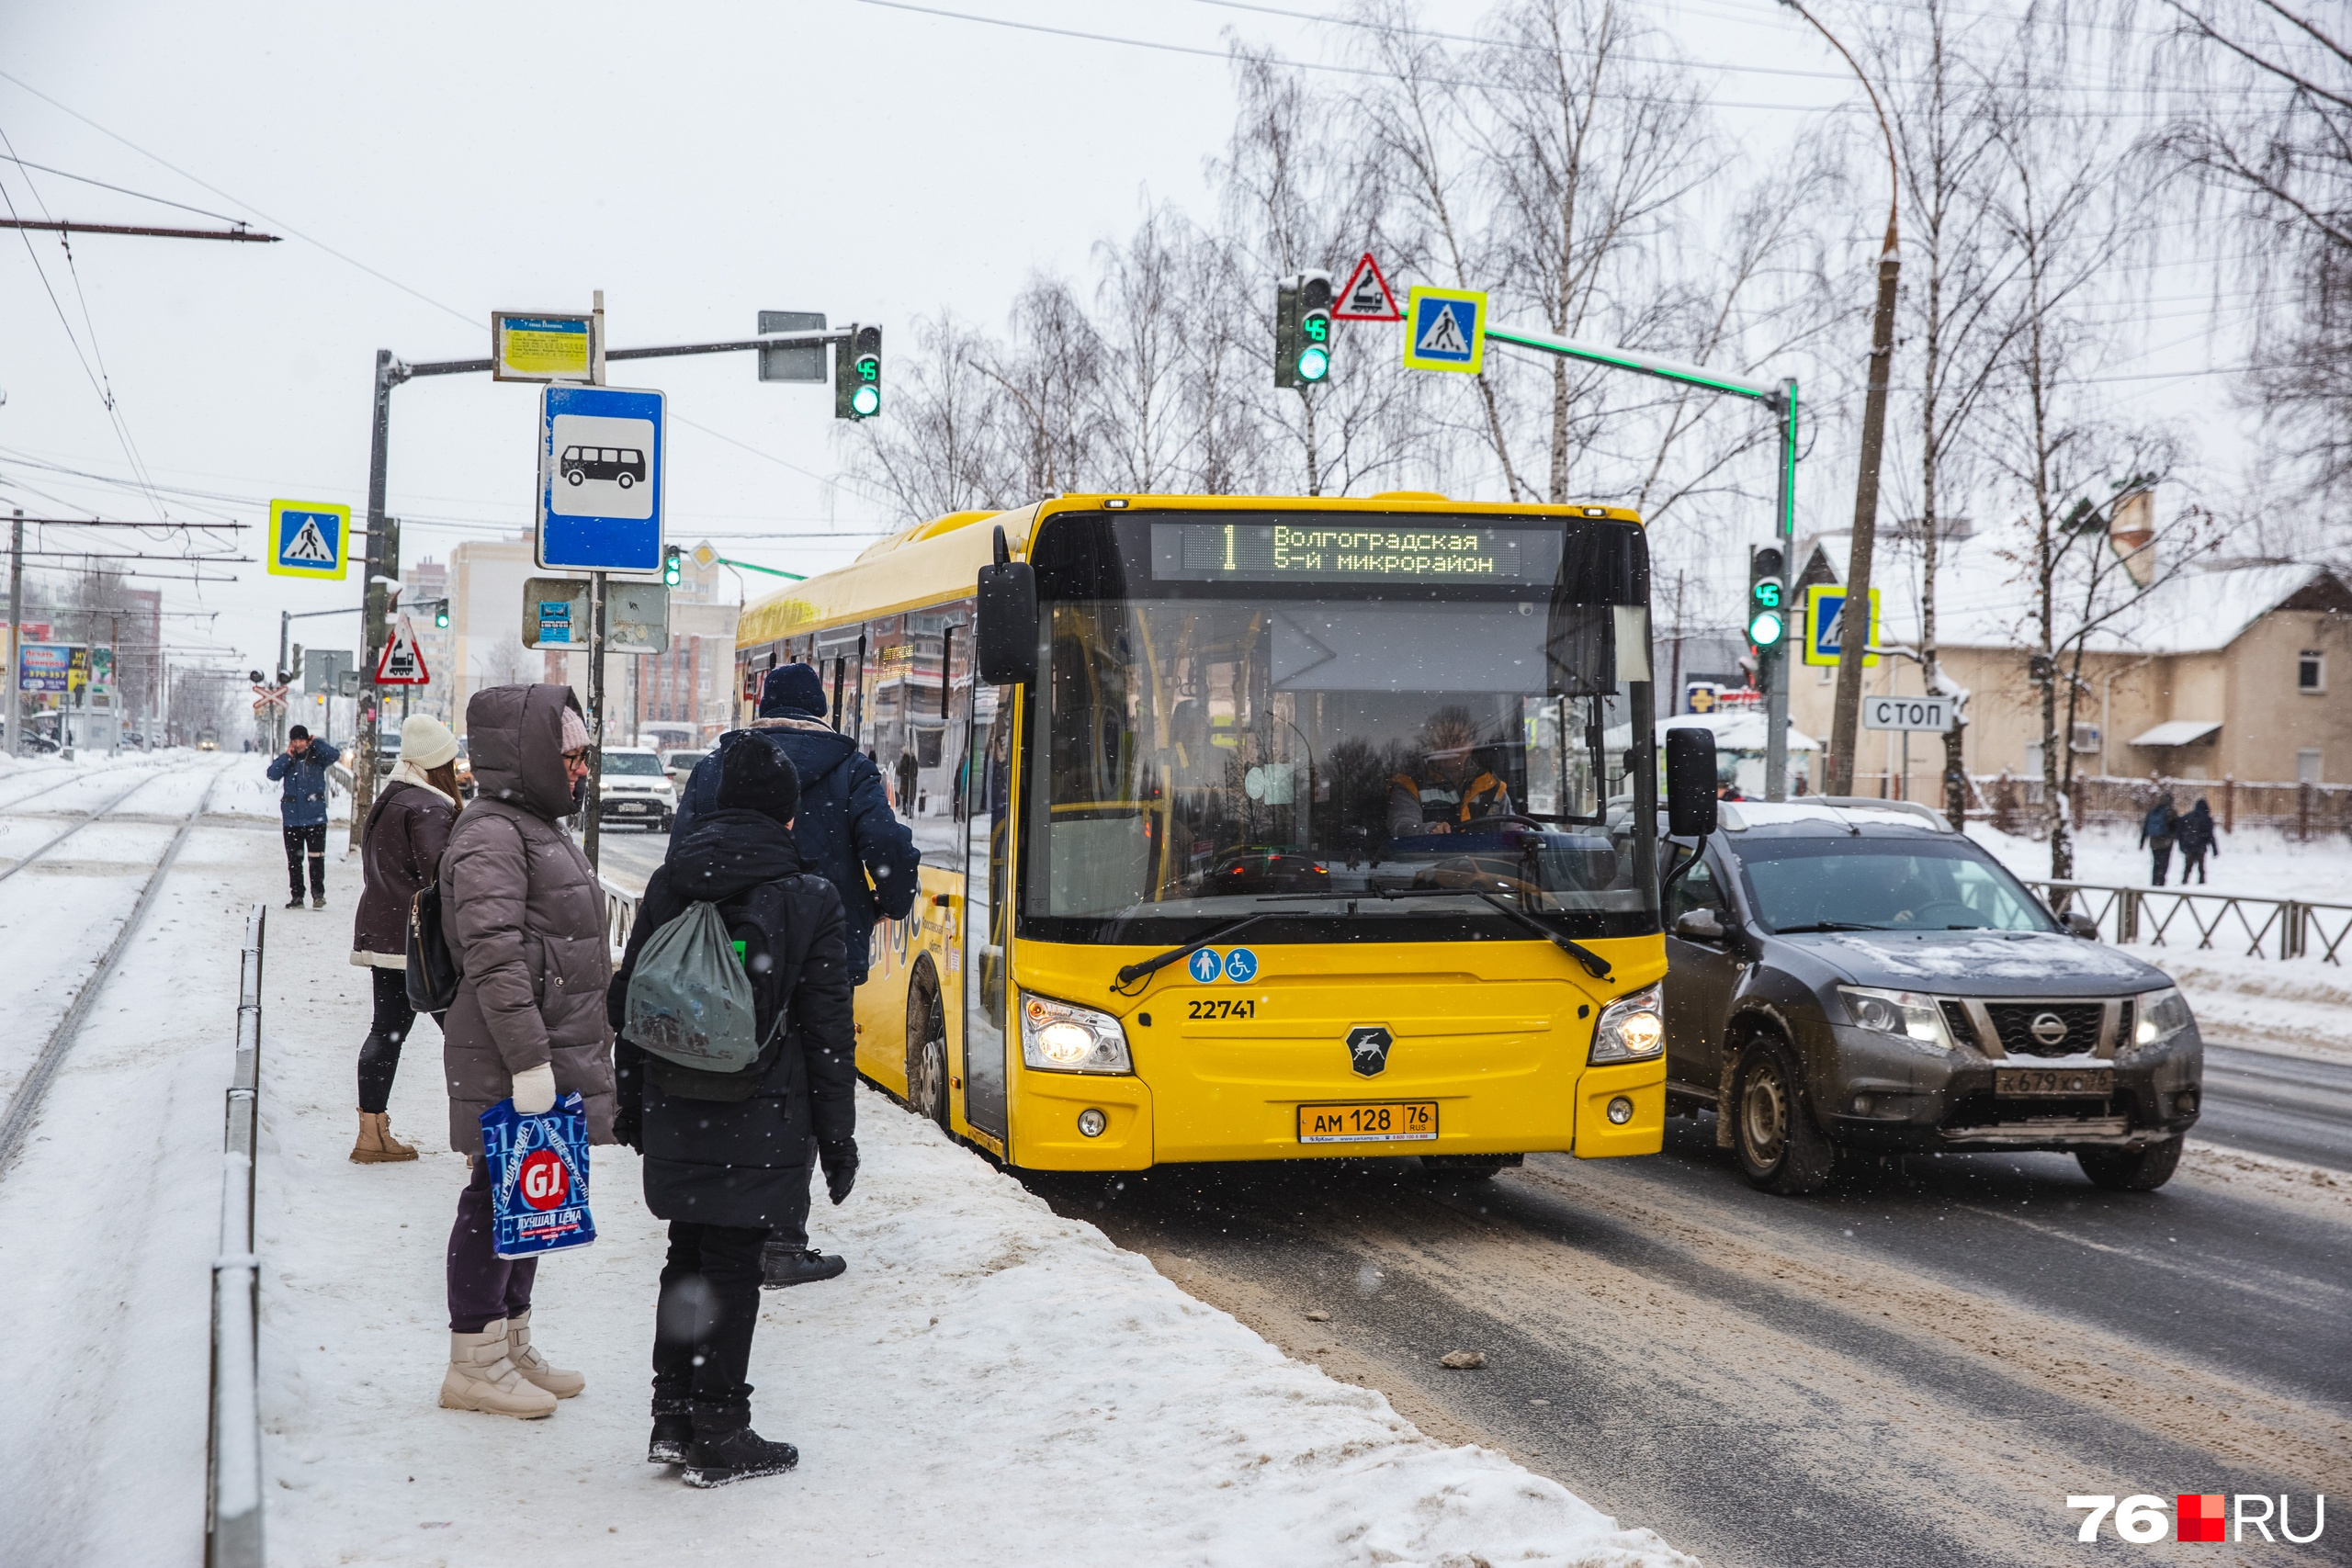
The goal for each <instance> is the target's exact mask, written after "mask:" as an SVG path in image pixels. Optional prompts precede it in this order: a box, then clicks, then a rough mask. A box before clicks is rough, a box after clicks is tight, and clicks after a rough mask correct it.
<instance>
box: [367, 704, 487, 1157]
mask: <svg viewBox="0 0 2352 1568" xmlns="http://www.w3.org/2000/svg"><path fill="white" fill-rule="evenodd" d="M457 759H458V741H457V738H456V737H455V736H453V735H451V734H450V733H449V728H448V726H447V725H445V724H443V723H442V722H441V721H440V720H439V719H437V718H434V717H432V716H429V715H426V714H417V715H415V716H412V717H410V718H409V719H407V720H405V721H404V722H403V723H402V724H401V760H400V765H399V766H397V767H395V768H394V769H393V770H392V776H391V777H390V779H388V780H386V781H385V783H384V789H383V793H382V794H380V795H377V797H376V807H375V809H374V810H373V811H371V812H369V813H368V829H367V832H366V834H365V836H364V837H363V839H362V840H361V847H360V865H361V867H362V869H363V870H364V871H365V873H366V874H367V879H368V886H367V887H366V889H365V891H363V892H362V893H361V894H360V896H359V915H358V918H357V919H356V922H355V923H354V930H353V931H352V941H351V961H352V962H353V963H354V964H359V965H361V966H363V967H364V968H366V969H367V970H368V974H369V975H371V976H374V978H375V986H376V1018H375V1023H374V1026H373V1027H372V1028H371V1029H369V1030H368V1038H367V1040H366V1041H365V1042H363V1043H361V1045H360V1047H359V1138H358V1141H357V1142H356V1143H354V1144H353V1145H351V1157H352V1158H353V1159H354V1160H355V1161H356V1162H357V1163H359V1164H361V1165H374V1164H378V1163H380V1162H382V1161H385V1160H404V1159H414V1158H415V1157H416V1150H415V1149H414V1148H413V1147H412V1146H411V1145H407V1144H403V1143H401V1141H400V1140H399V1139H398V1138H395V1137H393V1136H392V1131H391V1126H390V1122H388V1121H387V1120H386V1118H385V1110H384V1107H385V1103H386V1101H387V1100H390V1096H391V1092H392V1075H393V1074H394V1073H396V1072H398V1071H399V1070H400V1065H401V1042H403V1041H405V1040H406V1039H407V1038H408V1033H409V1031H410V1030H411V1029H413V1028H414V1027H415V1026H416V1013H415V1010H413V1009H412V1008H411V1007H410V1006H409V1005H408V973H407V970H408V957H407V954H408V911H409V905H410V903H411V901H412V900H413V899H414V898H415V897H416V895H417V890H418V889H419V888H422V887H424V886H425V885H426V884H427V883H429V882H431V881H432V880H433V879H434V878H435V876H436V875H437V874H439V871H438V868H439V866H440V864H441V852H442V851H443V850H444V849H446V848H447V847H448V843H449V829H450V826H451V824H453V823H454V822H455V821H456V820H457V818H458V810H459V809H460V805H459V801H460V797H459V795H458V773H457V766H456V764H457Z"/></svg>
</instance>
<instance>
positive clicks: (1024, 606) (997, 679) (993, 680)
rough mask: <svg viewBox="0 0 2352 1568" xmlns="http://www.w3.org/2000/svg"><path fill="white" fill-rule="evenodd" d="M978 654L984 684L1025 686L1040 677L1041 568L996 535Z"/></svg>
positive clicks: (983, 581)
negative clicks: (1019, 558) (1019, 557)
mask: <svg viewBox="0 0 2352 1568" xmlns="http://www.w3.org/2000/svg"><path fill="white" fill-rule="evenodd" d="M975 619H976V620H977V622H978V625H977V626H975V628H974V630H973V652H974V653H975V654H976V655H977V656H978V660H979V666H980V679H981V680H983V681H985V682H988V683H989V684H990V685H992V686H1025V685H1027V684H1028V683H1029V682H1032V681H1035V679H1036V678H1037V569H1036V568H1035V567H1033V566H1031V565H1030V564H1029V563H1028V562H1027V561H1016V560H1014V559H1013V558H1012V551H1010V550H1009V549H1007V548H1006V547H1005V543H1004V530H1003V529H1002V528H1001V527H1000V528H998V529H997V531H996V564H995V565H993V566H984V567H982V568H980V591H979V613H978V615H977V616H976V617H975Z"/></svg>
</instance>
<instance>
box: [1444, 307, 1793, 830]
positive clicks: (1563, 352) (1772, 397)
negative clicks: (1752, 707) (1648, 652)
mask: <svg viewBox="0 0 2352 1568" xmlns="http://www.w3.org/2000/svg"><path fill="white" fill-rule="evenodd" d="M1486 335H1487V336H1488V337H1490V338H1492V339H1494V340H1495V341H1496V342H1497V343H1507V344H1511V345H1513V346H1514V347H1518V348H1532V349H1534V350H1535V351H1536V352H1537V353H1539V354H1555V355H1559V356H1560V357H1561V358H1563V359H1579V360H1583V361H1584V362H1586V363H1587V364H1590V365H1606V366H1609V367H1611V368H1612V369H1617V370H1630V371H1632V372H1634V374H1635V375H1637V376H1655V377H1657V378H1658V379H1659V380H1661V381H1673V382H1676V383H1678V384H1679V385H1681V386H1685V387H1700V388H1703V389H1706V390H1708V391H1711V392H1729V393H1730V394H1731V395H1732V396H1734V397H1738V398H1752V399H1754V400H1756V401H1758V402H1759V403H1762V404H1763V405H1764V406H1765V407H1766V408H1768V409H1770V410H1771V411H1772V412H1774V413H1775V414H1777V415H1778V416H1779V422H1780V427H1781V464H1780V502H1779V505H1778V508H1777V511H1776V514H1775V516H1774V519H1773V529H1772V531H1773V533H1774V535H1775V536H1778V537H1779V539H1780V541H1781V561H1782V562H1783V563H1784V567H1785V563H1787V562H1788V561H1789V559H1790V557H1791V555H1792V553H1793V551H1794V548H1795V543H1796V510H1797V383H1796V378H1795V377H1793V376H1792V377H1788V378H1783V379H1782V380H1781V381H1780V382H1779V383H1777V384H1775V383H1772V382H1770V381H1750V380H1747V379H1746V378H1742V377H1738V376H1725V375H1724V374H1723V373H1722V372H1720V371H1715V370H1709V369H1707V368H1705V367H1702V366H1697V365H1684V364H1681V363H1680V362H1679V361H1677V360H1672V359H1659V358H1657V357H1656V356H1654V355H1646V354H1635V353H1634V352H1633V351H1632V350H1631V349H1623V348H1608V347H1604V346H1602V345H1600V344H1589V343H1578V342H1577V341H1576V340H1574V339H1573V338H1564V337H1554V336H1552V335H1551V334H1549V333H1529V332H1521V331H1519V330H1518V329H1517V328H1511V327H1488V328H1487V332H1486ZM1792 576H1793V574H1792ZM1786 603H1787V600H1786V597H1785V593H1784V595H1783V598H1782V604H1783V606H1785V605H1786ZM1787 624H1788V623H1787V615H1786V612H1785V608H1784V609H1783V614H1782V617H1781V626H1782V628H1783V629H1782V631H1781V640H1780V642H1779V643H1778V644H1776V645H1775V646H1773V647H1771V648H1759V649H1757V650H1756V679H1757V680H1758V682H1761V683H1762V684H1763V687H1764V729H1765V735H1764V798H1765V799H1767V800H1786V799H1787V798H1788V797H1789V635H1788V632H1787V630H1786V627H1787Z"/></svg>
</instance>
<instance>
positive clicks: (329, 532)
mask: <svg viewBox="0 0 2352 1568" xmlns="http://www.w3.org/2000/svg"><path fill="white" fill-rule="evenodd" d="M350 550H351V508H349V507H348V506H330V505H328V504H327V503H326V502H318V501H273V502H270V503H269V558H268V561H267V563H266V564H267V566H268V568H269V571H270V574H271V575H272V576H275V577H323V578H330V579H333V580H334V581H337V582H340V581H343V578H344V574H345V571H346V570H348V569H349V568H350V565H351V561H350Z"/></svg>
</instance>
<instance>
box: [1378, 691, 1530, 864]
mask: <svg viewBox="0 0 2352 1568" xmlns="http://www.w3.org/2000/svg"><path fill="white" fill-rule="evenodd" d="M1421 739H1422V761H1421V764H1420V766H1419V767H1418V768H1415V769H1412V770H1411V771H1409V772H1407V773H1397V774H1396V775H1395V776H1393V777H1392V778H1390V779H1389V781H1388V836H1389V837H1390V838H1392V839H1409V838H1416V837H1419V836H1420V835H1422V834H1425V833H1451V832H1453V830H1454V826H1455V824H1457V823H1460V824H1464V825H1466V824H1469V823H1472V822H1476V821H1478V820H1480V819H1481V818H1488V817H1508V816H1510V814H1511V805H1510V785H1508V784H1504V783H1503V781H1502V780H1500V779H1498V778H1497V777H1496V776H1495V775H1494V774H1493V773H1489V772H1487V770H1486V769H1485V768H1483V767H1480V766H1479V765H1478V763H1477V757H1476V752H1477V745H1478V734H1477V729H1476V727H1475V726H1474V725H1473V724H1472V723H1471V722H1470V713H1469V710H1468V709H1467V708H1464V707H1461V706H1459V705H1449V706H1446V707H1442V708H1440V709H1438V710H1437V712H1435V713H1433V714H1431V715H1430V716H1429V722H1428V723H1426V724H1424V725H1423V726H1422V727H1421ZM1465 781H1467V782H1466V783H1465Z"/></svg>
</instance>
